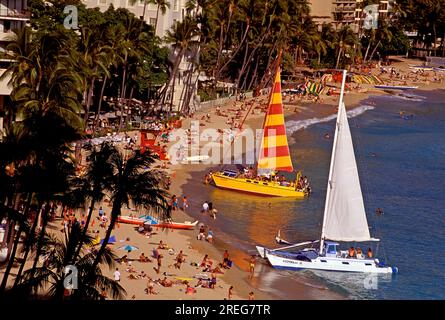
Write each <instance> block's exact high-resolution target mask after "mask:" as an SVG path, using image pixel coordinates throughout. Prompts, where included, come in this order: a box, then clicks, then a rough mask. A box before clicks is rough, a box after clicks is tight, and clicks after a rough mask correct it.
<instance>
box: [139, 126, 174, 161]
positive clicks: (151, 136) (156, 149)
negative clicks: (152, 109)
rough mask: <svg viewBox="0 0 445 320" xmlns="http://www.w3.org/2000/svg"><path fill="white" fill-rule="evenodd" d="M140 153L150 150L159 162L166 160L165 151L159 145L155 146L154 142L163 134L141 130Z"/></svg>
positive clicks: (156, 131) (157, 131)
mask: <svg viewBox="0 0 445 320" xmlns="http://www.w3.org/2000/svg"><path fill="white" fill-rule="evenodd" d="M140 133H141V152H142V153H144V152H145V150H147V149H150V151H151V152H152V153H154V154H157V155H158V156H159V159H160V160H168V159H169V158H168V154H167V151H166V150H165V149H164V148H163V147H161V145H160V143H158V144H156V140H157V138H158V136H159V135H162V134H163V132H162V131H159V130H141V131H140Z"/></svg>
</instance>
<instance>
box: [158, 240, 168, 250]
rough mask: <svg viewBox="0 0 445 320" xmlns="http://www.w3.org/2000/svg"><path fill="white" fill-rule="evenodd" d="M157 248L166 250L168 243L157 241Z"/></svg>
mask: <svg viewBox="0 0 445 320" xmlns="http://www.w3.org/2000/svg"><path fill="white" fill-rule="evenodd" d="M158 249H164V250H167V249H168V245H166V244H165V243H164V242H162V240H161V241H159V245H158Z"/></svg>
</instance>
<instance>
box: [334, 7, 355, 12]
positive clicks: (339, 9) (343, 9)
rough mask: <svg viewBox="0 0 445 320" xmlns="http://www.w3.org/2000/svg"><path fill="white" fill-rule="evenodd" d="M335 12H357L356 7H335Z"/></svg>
mask: <svg viewBox="0 0 445 320" xmlns="http://www.w3.org/2000/svg"><path fill="white" fill-rule="evenodd" d="M334 12H355V7H335V8H334Z"/></svg>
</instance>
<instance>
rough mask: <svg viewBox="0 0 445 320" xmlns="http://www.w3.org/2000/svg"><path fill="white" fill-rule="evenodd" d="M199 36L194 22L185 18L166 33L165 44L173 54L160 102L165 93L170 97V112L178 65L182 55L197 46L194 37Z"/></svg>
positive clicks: (165, 96) (189, 18) (163, 98)
mask: <svg viewBox="0 0 445 320" xmlns="http://www.w3.org/2000/svg"><path fill="white" fill-rule="evenodd" d="M198 35H199V29H198V25H197V23H196V20H195V19H193V18H191V17H189V16H186V17H185V18H184V20H183V21H181V22H179V21H177V22H176V23H175V24H174V25H173V27H172V29H171V30H168V31H167V34H166V36H165V40H164V41H165V42H166V43H169V44H171V46H172V49H173V52H172V56H173V59H172V60H173V66H172V68H171V73H170V75H169V78H168V81H167V83H166V85H165V87H164V90H163V93H162V102H163V103H165V100H166V98H167V93H168V94H169V95H170V109H169V110H170V111H171V108H172V104H173V97H174V91H175V82H176V77H177V74H178V70H179V65H180V63H181V61H182V59H183V58H184V55H185V54H186V53H187V52H189V51H190V50H191V49H193V48H194V46H195V45H197V44H198V41H197V39H196V37H197V36H198Z"/></svg>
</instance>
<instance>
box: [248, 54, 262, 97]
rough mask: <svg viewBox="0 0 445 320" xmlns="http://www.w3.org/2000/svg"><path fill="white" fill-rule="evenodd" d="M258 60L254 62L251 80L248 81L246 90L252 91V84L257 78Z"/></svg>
mask: <svg viewBox="0 0 445 320" xmlns="http://www.w3.org/2000/svg"><path fill="white" fill-rule="evenodd" d="M259 62H260V59H257V60H256V65H255V69H254V70H253V73H252V78H251V79H250V82H249V86H248V87H247V89H248V90H249V89H252V86H253V84H254V83H255V81H256V79H257V78H258V65H259Z"/></svg>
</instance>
